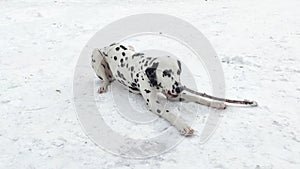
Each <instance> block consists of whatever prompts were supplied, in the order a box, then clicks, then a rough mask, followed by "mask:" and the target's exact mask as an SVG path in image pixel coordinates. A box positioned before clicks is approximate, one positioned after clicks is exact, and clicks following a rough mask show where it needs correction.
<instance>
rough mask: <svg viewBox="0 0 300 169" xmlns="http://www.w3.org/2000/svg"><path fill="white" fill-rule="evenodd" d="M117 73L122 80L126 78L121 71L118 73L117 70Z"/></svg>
mask: <svg viewBox="0 0 300 169" xmlns="http://www.w3.org/2000/svg"><path fill="white" fill-rule="evenodd" d="M117 73H118V76H119V77H120V78H122V79H123V80H126V79H125V77H124V75H123V74H122V73H120V72H119V71H117Z"/></svg>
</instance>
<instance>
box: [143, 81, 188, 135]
mask: <svg viewBox="0 0 300 169" xmlns="http://www.w3.org/2000/svg"><path fill="white" fill-rule="evenodd" d="M144 78H145V79H144ZM146 78H147V76H145V75H142V76H140V78H139V84H140V91H141V94H142V96H143V98H144V99H145V101H146V104H147V106H148V108H149V109H150V111H151V112H153V113H155V114H157V115H158V116H160V117H163V118H164V119H166V120H167V121H168V122H169V123H170V124H172V125H174V126H175V127H176V128H177V129H178V130H179V131H180V133H181V134H182V135H185V136H191V135H193V133H194V130H193V129H192V128H191V127H190V126H189V125H188V124H186V123H185V122H184V121H183V119H182V118H180V117H179V116H176V115H175V114H174V113H171V112H170V110H168V109H165V108H164V106H163V105H162V104H161V103H160V102H159V100H158V97H157V94H158V91H157V90H156V89H155V88H154V87H151V86H150V84H149V82H148V79H147V80H146ZM143 79H144V80H143Z"/></svg>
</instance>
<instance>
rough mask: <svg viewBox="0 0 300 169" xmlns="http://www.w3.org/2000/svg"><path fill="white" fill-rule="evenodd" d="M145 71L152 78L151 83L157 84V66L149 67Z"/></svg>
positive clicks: (152, 84)
mask: <svg viewBox="0 0 300 169" xmlns="http://www.w3.org/2000/svg"><path fill="white" fill-rule="evenodd" d="M145 72H146V75H147V77H148V79H149V80H150V85H151V86H156V85H157V78H156V68H153V67H149V68H147V69H146V70H145Z"/></svg>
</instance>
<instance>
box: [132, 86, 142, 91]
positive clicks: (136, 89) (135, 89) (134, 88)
mask: <svg viewBox="0 0 300 169" xmlns="http://www.w3.org/2000/svg"><path fill="white" fill-rule="evenodd" d="M129 89H131V90H134V91H140V89H138V88H137V87H131V86H129Z"/></svg>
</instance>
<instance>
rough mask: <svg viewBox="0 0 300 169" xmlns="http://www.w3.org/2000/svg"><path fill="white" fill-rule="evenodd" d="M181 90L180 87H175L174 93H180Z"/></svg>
mask: <svg viewBox="0 0 300 169" xmlns="http://www.w3.org/2000/svg"><path fill="white" fill-rule="evenodd" d="M182 90H183V88H182V87H176V88H175V91H176V93H181V92H182Z"/></svg>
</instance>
